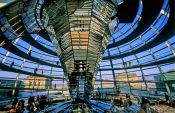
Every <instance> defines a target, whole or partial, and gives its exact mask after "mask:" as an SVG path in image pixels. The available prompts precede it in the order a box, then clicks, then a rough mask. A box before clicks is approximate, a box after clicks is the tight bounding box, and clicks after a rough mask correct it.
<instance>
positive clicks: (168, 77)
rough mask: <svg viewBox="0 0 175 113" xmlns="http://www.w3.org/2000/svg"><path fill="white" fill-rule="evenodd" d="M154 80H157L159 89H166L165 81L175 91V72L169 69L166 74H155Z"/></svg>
mask: <svg viewBox="0 0 175 113" xmlns="http://www.w3.org/2000/svg"><path fill="white" fill-rule="evenodd" d="M154 80H155V81H157V82H156V88H157V91H166V86H165V82H166V83H167V84H168V86H169V88H170V91H173V92H174V91H175V82H174V81H175V72H174V71H172V72H171V71H169V72H167V73H165V74H160V75H157V76H154Z"/></svg>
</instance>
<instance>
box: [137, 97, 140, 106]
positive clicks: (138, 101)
mask: <svg viewBox="0 0 175 113" xmlns="http://www.w3.org/2000/svg"><path fill="white" fill-rule="evenodd" d="M136 101H137V104H138V105H140V98H139V97H136Z"/></svg>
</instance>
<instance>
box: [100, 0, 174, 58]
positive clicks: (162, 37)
mask: <svg viewBox="0 0 175 113" xmlns="http://www.w3.org/2000/svg"><path fill="white" fill-rule="evenodd" d="M173 2H174V1H172V2H170V17H169V20H168V22H167V24H166V25H165V27H164V29H163V30H162V32H160V34H158V36H157V37H156V38H154V39H153V40H152V41H150V42H148V43H147V44H145V45H143V46H141V47H139V48H138V49H136V50H133V51H131V52H127V53H123V54H120V55H113V56H110V57H103V60H108V59H116V58H122V57H126V56H130V55H133V54H137V53H140V52H143V51H145V50H148V49H151V48H153V47H155V46H157V45H159V44H161V43H162V42H164V41H166V40H168V39H170V38H171V37H173V36H174V35H175V30H174V29H175V3H173Z"/></svg>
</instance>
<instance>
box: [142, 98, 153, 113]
mask: <svg viewBox="0 0 175 113" xmlns="http://www.w3.org/2000/svg"><path fill="white" fill-rule="evenodd" d="M141 109H143V110H144V111H145V112H146V113H151V110H150V101H149V100H148V99H146V98H144V97H143V98H142V103H141Z"/></svg>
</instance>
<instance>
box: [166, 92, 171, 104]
mask: <svg viewBox="0 0 175 113" xmlns="http://www.w3.org/2000/svg"><path fill="white" fill-rule="evenodd" d="M165 99H166V102H169V101H170V99H169V96H168V95H167V94H166V93H165Z"/></svg>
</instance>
